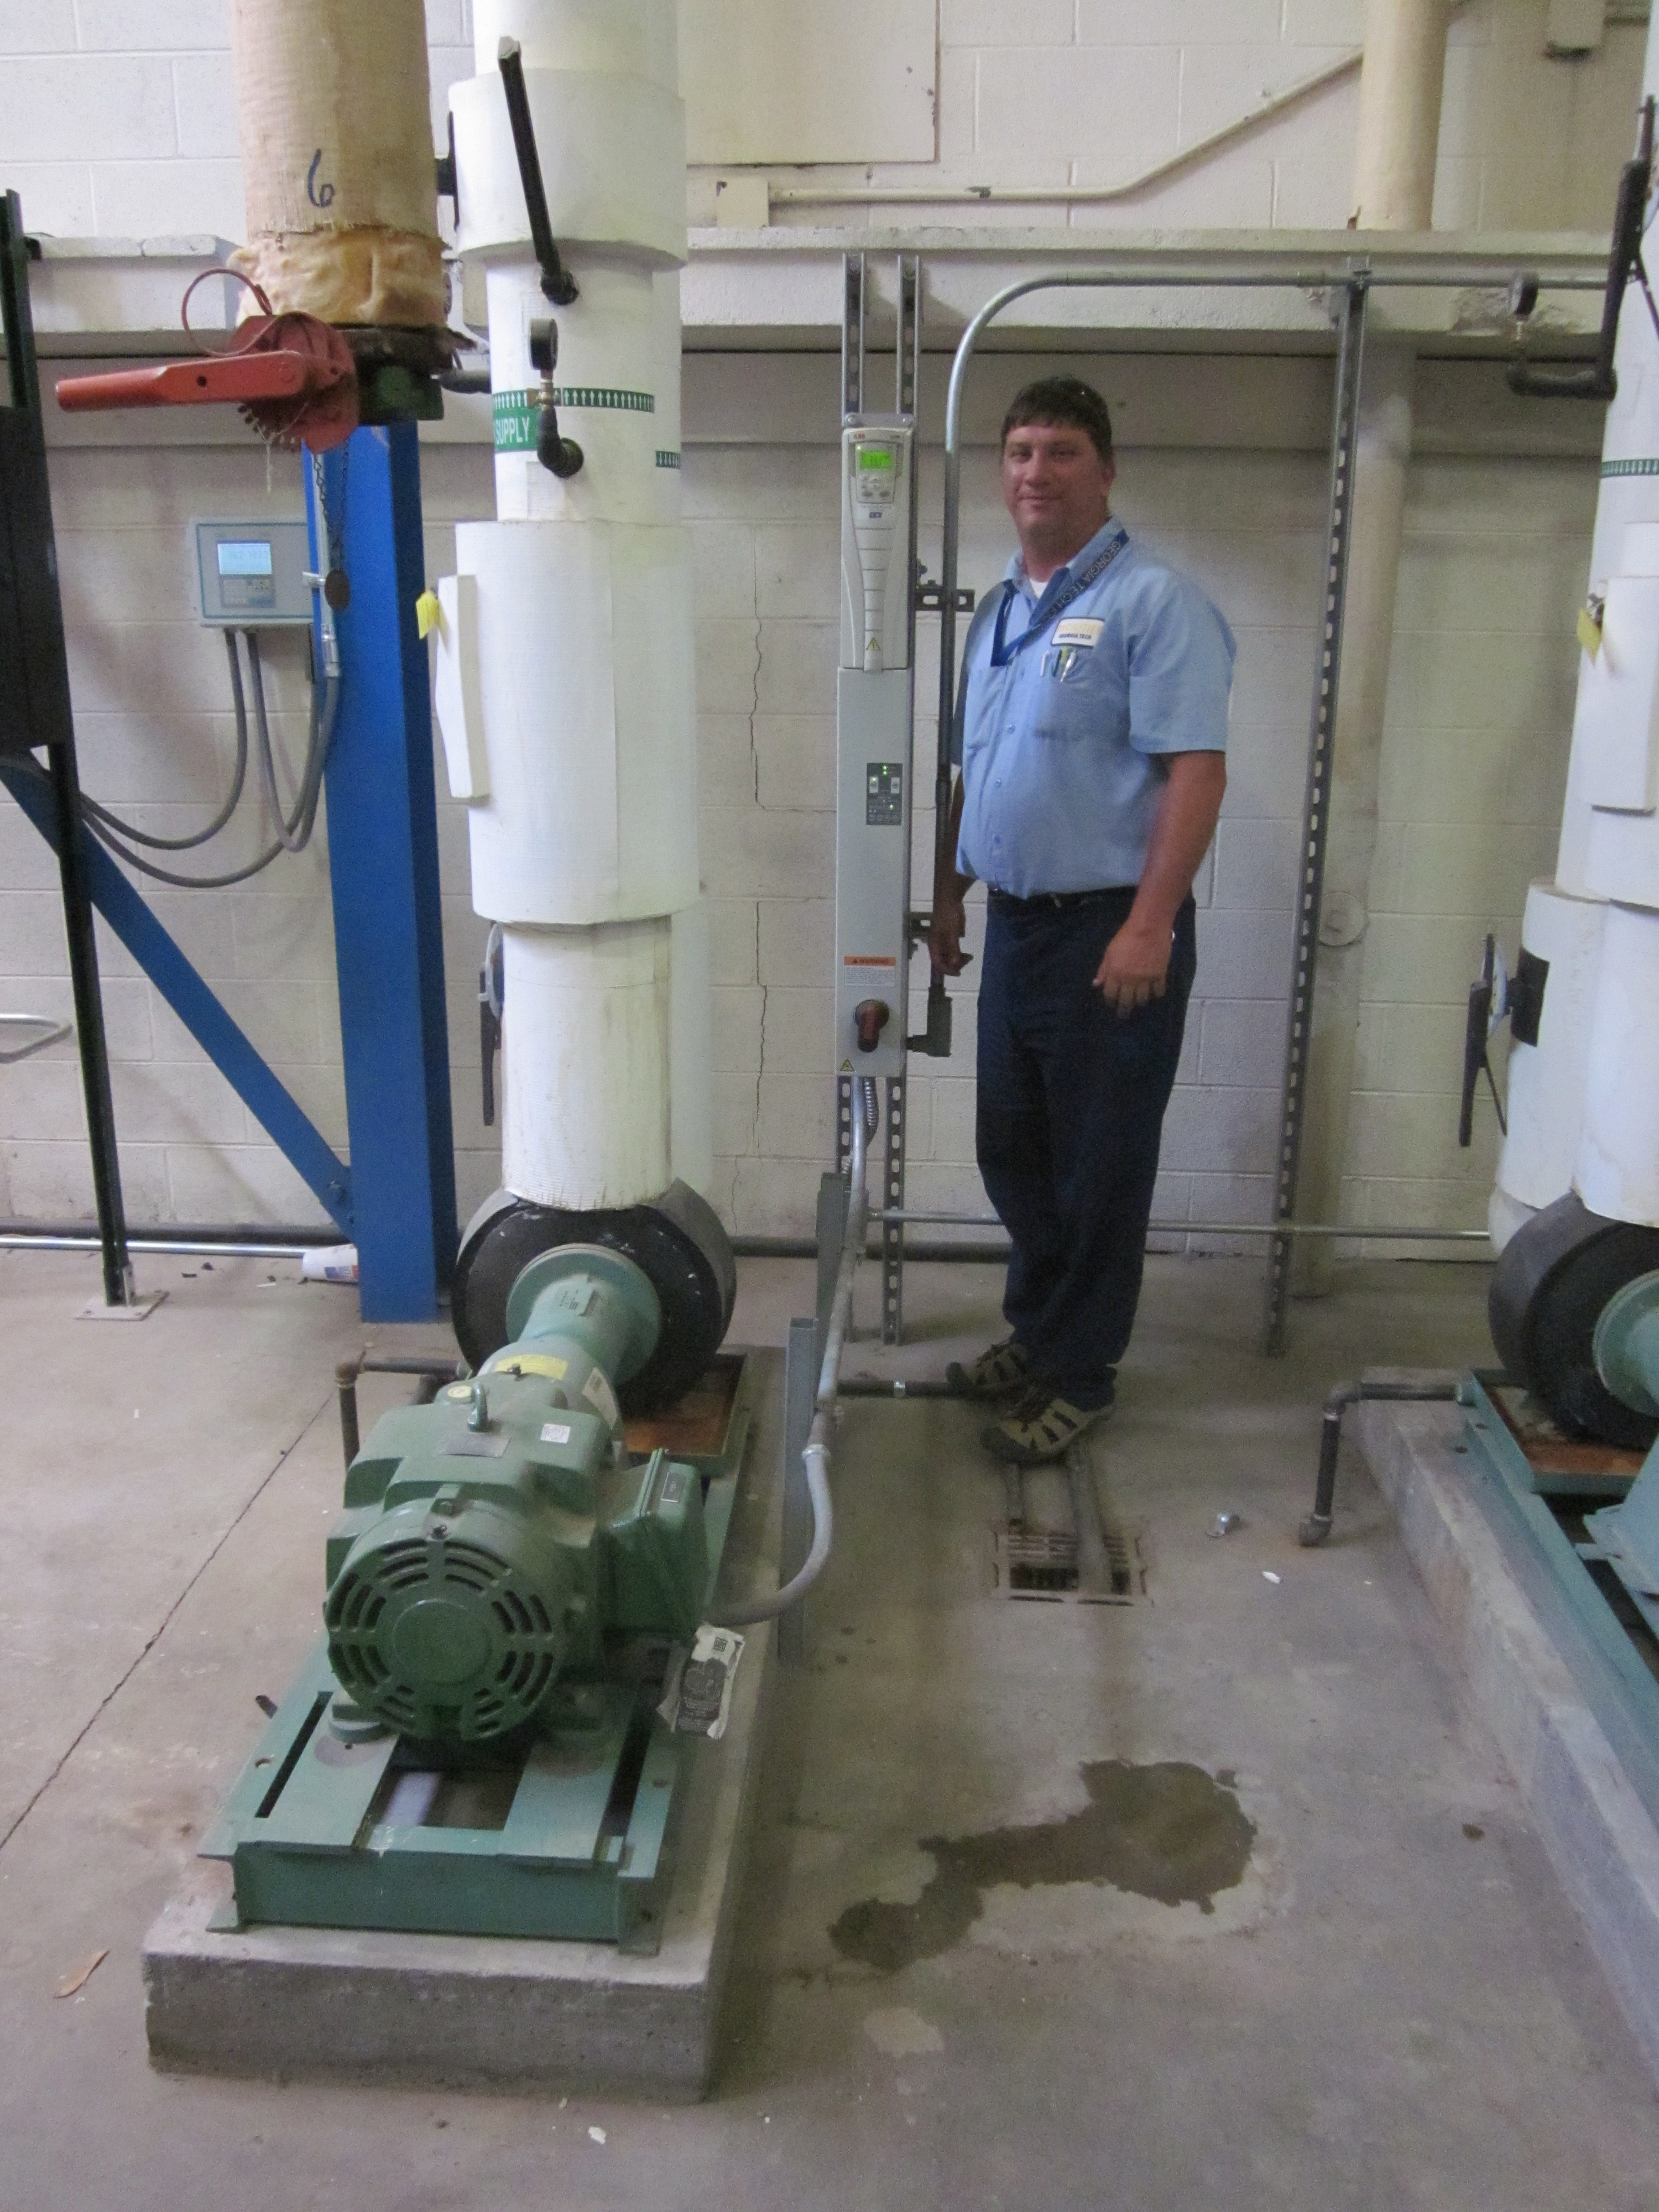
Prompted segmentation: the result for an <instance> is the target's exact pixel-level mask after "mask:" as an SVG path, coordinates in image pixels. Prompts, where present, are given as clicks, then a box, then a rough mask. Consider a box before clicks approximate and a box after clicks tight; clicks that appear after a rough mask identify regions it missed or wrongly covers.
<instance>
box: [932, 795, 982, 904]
mask: <svg viewBox="0 0 1659 2212" xmlns="http://www.w3.org/2000/svg"><path fill="white" fill-rule="evenodd" d="M962 805H963V781H962V778H961V777H960V776H958V777H957V780H956V786H955V788H954V789H953V790H952V792H951V811H950V813H949V815H948V816H947V817H945V835H944V836H942V837H941V838H940V839H939V842H938V843H937V845H936V846H935V847H934V849H933V903H934V905H935V906H937V905H938V903H939V897H940V895H941V894H944V895H945V896H948V897H951V898H955V899H960V898H962V897H963V895H964V893H965V892H966V891H967V889H968V886H969V884H971V883H972V882H973V880H974V879H973V878H972V876H964V875H963V873H962V872H961V870H960V869H959V868H958V867H957V845H958V843H959V842H960V841H961V837H962Z"/></svg>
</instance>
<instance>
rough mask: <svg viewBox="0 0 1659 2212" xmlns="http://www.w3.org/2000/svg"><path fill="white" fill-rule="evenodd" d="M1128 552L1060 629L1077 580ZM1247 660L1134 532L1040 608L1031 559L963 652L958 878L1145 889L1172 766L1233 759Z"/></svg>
mask: <svg viewBox="0 0 1659 2212" xmlns="http://www.w3.org/2000/svg"><path fill="white" fill-rule="evenodd" d="M1115 543H1116V544H1118V546H1119V550H1117V551H1116V552H1115V555H1114V556H1113V558H1112V559H1111V560H1110V561H1109V562H1108V563H1107V565H1106V567H1105V568H1103V570H1102V571H1101V573H1100V574H1098V575H1097V576H1096V577H1095V579H1094V580H1093V581H1092V582H1091V583H1089V584H1087V585H1085V587H1084V589H1083V590H1082V591H1081V592H1079V594H1078V596H1077V597H1076V598H1075V599H1072V600H1071V601H1070V602H1069V603H1068V604H1066V605H1065V606H1064V607H1063V608H1061V609H1060V616H1059V619H1058V621H1055V620H1054V617H1053V614H1052V610H1053V609H1054V606H1055V604H1056V602H1058V601H1060V600H1061V599H1064V597H1065V594H1066V592H1067V591H1068V590H1069V588H1070V586H1071V582H1072V579H1073V576H1074V575H1080V574H1082V573H1083V572H1084V571H1085V570H1086V569H1087V568H1090V567H1091V565H1092V564H1093V563H1094V562H1096V561H1097V560H1098V559H1099V557H1100V556H1102V555H1103V553H1105V552H1106V551H1107V550H1108V549H1109V548H1110V547H1111V546H1113V544H1115ZM1005 597H1006V599H1007V601H1008V607H1007V617H1006V623H1004V625H1003V637H1002V645H1003V653H1002V665H1000V666H999V665H995V663H996V659H997V656H996V654H995V653H994V649H993V648H994V639H995V636H996V631H997V622H998V614H999V611H1000V607H1001V605H1002V602H1003V600H1004V599H1005ZM1032 630H1034V631H1036V632H1037V633H1038V634H1037V635H1034V636H1032V637H1031V638H1030V641H1029V642H1028V643H1027V644H1025V645H1024V646H1023V647H1020V648H1019V649H1018V651H1016V650H1014V647H1016V645H1017V643H1018V640H1019V639H1021V638H1022V637H1024V635H1026V633H1027V632H1028V631H1032ZM1045 630H1046V631H1047V632H1048V635H1042V632H1043V631H1045ZM1234 651H1235V647H1234V644H1233V634H1232V632H1231V629H1228V627H1227V623H1226V621H1225V618H1224V617H1223V616H1222V614H1221V612H1220V611H1219V610H1218V608H1217V607H1215V606H1213V605H1212V604H1211V602H1210V601H1209V600H1208V599H1206V597H1205V595H1204V593H1203V592H1200V590H1199V588H1198V586H1197V585H1196V584H1193V583H1190V582H1188V580H1187V578H1186V577H1185V576H1182V575H1179V574H1176V571H1175V570H1174V569H1173V568H1166V567H1165V566H1164V563H1163V562H1161V561H1159V560H1157V559H1156V558H1154V557H1153V556H1152V555H1151V554H1150V553H1146V552H1143V551H1142V550H1141V549H1140V547H1139V546H1138V545H1136V544H1132V543H1131V542H1130V540H1129V536H1128V532H1127V531H1126V530H1125V529H1124V527H1123V526H1122V524H1121V523H1120V522H1115V521H1114V522H1108V523H1107V524H1106V526H1105V527H1104V528H1103V529H1102V530H1101V531H1099V532H1097V534H1096V535H1095V536H1094V537H1093V538H1091V539H1090V540H1089V543H1088V544H1086V545H1085V546H1084V547H1083V549H1082V550H1081V551H1080V552H1079V553H1076V554H1074V555H1073V557H1072V559H1071V561H1070V562H1068V563H1067V565H1066V567H1065V568H1060V569H1057V570H1056V571H1055V573H1054V575H1053V576H1051V577H1050V578H1049V580H1048V583H1047V584H1046V585H1045V586H1043V589H1042V595H1041V597H1039V596H1038V594H1037V592H1036V591H1035V590H1034V589H1033V587H1032V585H1031V583H1030V579H1029V578H1028V577H1027V575H1026V574H1025V564H1024V560H1023V559H1022V558H1021V556H1019V555H1018V554H1016V555H1015V556H1014V558H1013V559H1012V561H1011V562H1009V564H1008V573H1007V580H1006V585H1005V586H1002V587H1000V588H999V589H998V590H996V591H994V592H987V594H986V596H985V598H984V599H982V600H981V603H980V605H979V608H978V611H977V612H976V613H975V617H974V620H973V623H972V625H971V627H970V628H969V632H968V641H967V643H966V645H965V646H964V647H963V656H962V681H961V684H960V686H959V688H958V690H957V712H956V728H955V731H954V732H953V733H952V743H951V758H952V759H953V760H954V761H955V762H956V763H957V765H958V766H959V767H960V768H961V769H962V777H963V811H962V835H961V839H960V842H959V843H958V845H957V867H958V868H959V869H960V870H961V871H962V872H963V874H964V875H971V876H974V877H975V878H978V880H979V881H980V882H981V883H986V884H991V885H992V886H993V887H994V889H996V890H1003V891H1011V892H1012V894H1013V895H1014V896H1015V897H1017V898H1033V897H1035V896H1037V894H1038V893H1040V892H1042V891H1087V890H1106V889H1110V888H1114V887H1115V886H1118V885H1122V884H1138V883H1139V881H1140V876H1141V871H1142V869H1143V868H1144V867H1145V866H1146V848H1147V846H1148V844H1149V843H1150V842H1151V839H1152V819H1153V817H1154V815H1155V814H1156V813H1157V811H1158V800H1159V799H1160V797H1161V796H1162V794H1163V791H1164V781H1165V779H1166V776H1167V774H1168V771H1167V770H1166V769H1164V768H1163V767H1162V766H1161V765H1160V763H1159V758H1158V757H1159V756H1160V755H1161V754H1166V753H1191V752H1225V750H1226V749H1227V697H1228V692H1229V690H1230V689H1231V684H1232V672H1233V656H1234Z"/></svg>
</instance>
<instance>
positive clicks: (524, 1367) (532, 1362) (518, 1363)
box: [507, 1352, 570, 1383]
mask: <svg viewBox="0 0 1659 2212" xmlns="http://www.w3.org/2000/svg"><path fill="white" fill-rule="evenodd" d="M507 1364H508V1365H509V1366H511V1367H516V1368H517V1369H518V1370H519V1372H520V1375H545V1376H546V1377H547V1379H548V1381H549V1382H550V1383H562V1382H563V1380H564V1378H565V1376H567V1375H568V1373H569V1372H570V1362H569V1361H568V1359H561V1358H560V1357H559V1355H558V1353H557V1352H514V1353H513V1357H512V1358H511V1359H510V1360H509V1361H508V1362H507Z"/></svg>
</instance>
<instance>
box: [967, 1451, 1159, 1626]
mask: <svg viewBox="0 0 1659 2212" xmlns="http://www.w3.org/2000/svg"><path fill="white" fill-rule="evenodd" d="M1101 1480H1102V1478H1101V1475H1100V1474H1099V1471H1098V1470H1097V1468H1096V1467H1095V1466H1094V1464H1093V1462H1092V1461H1091V1459H1090V1458H1089V1456H1088V1455H1087V1454H1086V1453H1085V1452H1082V1451H1080V1450H1078V1449H1073V1450H1072V1451H1070V1452H1068V1453H1067V1454H1066V1460H1065V1462H1064V1464H1063V1466H1060V1467H1054V1468H1050V1467H1038V1468H1030V1469H1022V1468H1015V1467H1008V1468H1004V1469H1003V1484H1004V1497H1003V1517H1002V1520H1001V1521H1000V1522H999V1523H998V1524H997V1526H996V1528H995V1530H994V1558H993V1560H992V1571H991V1578H992V1582H993V1583H994V1587H995V1588H996V1589H999V1590H1000V1591H1001V1592H1002V1594H1003V1595H1004V1596H1006V1597H1012V1598H1024V1599H1025V1600H1026V1601H1028V1602H1035V1603H1036V1604H1039V1605H1057V1604H1060V1603H1061V1602H1064V1601H1070V1602H1071V1603H1073V1604H1074V1605H1133V1603H1134V1601H1135V1600H1136V1598H1137V1597H1144V1596H1145V1595H1146V1571H1145V1569H1144V1567H1143V1565H1142V1563H1141V1559H1140V1553H1139V1547H1138V1545H1137V1544H1136V1543H1135V1542H1134V1541H1133V1539H1132V1538H1131V1537H1129V1536H1128V1535H1127V1534H1125V1532H1124V1531H1123V1529H1122V1528H1121V1527H1120V1526H1119V1525H1118V1523H1117V1522H1116V1521H1115V1520H1114V1519H1113V1517H1112V1516H1111V1515H1110V1514H1109V1512H1108V1511H1107V1510H1105V1508H1104V1506H1103V1504H1102V1501H1101V1495H1100V1485H1101ZM1068 1514H1069V1517H1070V1520H1071V1524H1072V1525H1071V1527H1070V1528H1065V1527H1062V1526H1060V1525H1058V1524H1059V1522H1060V1521H1061V1520H1063V1519H1064V1518H1065V1517H1066V1516H1067V1515H1068Z"/></svg>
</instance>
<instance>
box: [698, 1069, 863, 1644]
mask: <svg viewBox="0 0 1659 2212" xmlns="http://www.w3.org/2000/svg"><path fill="white" fill-rule="evenodd" d="M876 1117H877V1106H876V1085H875V1081H874V1079H873V1078H872V1077H871V1076H867V1075H866V1076H861V1077H860V1079H859V1082H858V1103H857V1110H856V1111H855V1112H854V1115H853V1139H852V1157H851V1159H850V1160H849V1162H848V1177H849V1180H850V1182H851V1186H852V1188H851V1195H850V1198H849V1201H848V1208H847V1220H846V1225H845V1226H844V1227H843V1229H842V1238H841V1259H840V1261H839V1263H838V1264H837V1266H836V1286H835V1290H834V1291H833V1293H832V1294H831V1297H830V1300H829V1327H828V1328H827V1329H826V1330H825V1332H824V1338H823V1360H822V1362H821V1363H820V1364H819V1367H818V1387H817V1395H816V1396H815V1398H814V1400H813V1413H812V1425H811V1429H810V1430H809V1431H807V1437H806V1443H805V1449H803V1451H802V1453H801V1467H802V1469H803V1471H804V1473H805V1477H806V1494H807V1496H808V1498H810V1499H811V1506H812V1541H811V1546H810V1547H809V1548H808V1550H807V1553H806V1557H805V1559H803V1560H802V1562H801V1564H800V1566H799V1570H798V1571H796V1572H795V1573H794V1574H793V1575H792V1576H791V1577H790V1578H789V1580H788V1581H787V1583H784V1585H783V1587H782V1588H781V1589H779V1590H776V1591H775V1592H774V1594H773V1595H771V1596H770V1597H767V1598H759V1599H757V1600H756V1601H754V1602H753V1603H752V1604H750V1605H736V1606H728V1607H726V1610H725V1611H724V1612H723V1613H720V1616H719V1621H718V1625H719V1626H720V1627H722V1628H747V1627H750V1626H753V1625H754V1624H755V1623H757V1622H758V1621H763V1620H776V1619H777V1617H778V1615H779V1614H780V1613H787V1611H788V1610H789V1608H790V1607H791V1606H793V1605H799V1602H800V1601H801V1600H802V1598H804V1597H805V1595H806V1593H807V1591H808V1590H809V1589H811V1587H812V1585H813V1583H815V1582H817V1578H818V1577H819V1576H820V1575H821V1574H822V1573H823V1569H824V1565H825V1563H826V1561H827V1560H828V1559H829V1547H830V1546H831V1544H832V1543H833V1542H834V1541H835V1533H836V1522H835V1509H834V1506H833V1504H832V1502H831V1500H830V1496H829V1426H830V1423H831V1422H832V1421H833V1420H834V1419H835V1414H836V1393H837V1391H838V1390H839V1389H840V1387H841V1363H842V1354H843V1352H845V1351H846V1348H847V1332H848V1328H850V1327H851V1325H852V1318H853V1285H854V1280H855V1279H856V1277H857V1274H858V1271H859V1261H860V1260H861V1259H862V1258H863V1256H864V1239H865V1234H866V1231H867V1229H868V1228H869V1225H870V1194H869V1192H868V1190H867V1189H866V1164H867V1161H868V1158H869V1149H870V1139H871V1138H872V1136H873V1135H874V1134H875V1127H876Z"/></svg>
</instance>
